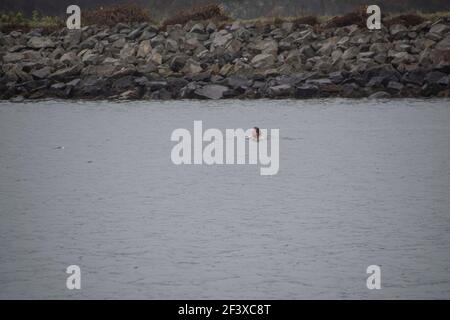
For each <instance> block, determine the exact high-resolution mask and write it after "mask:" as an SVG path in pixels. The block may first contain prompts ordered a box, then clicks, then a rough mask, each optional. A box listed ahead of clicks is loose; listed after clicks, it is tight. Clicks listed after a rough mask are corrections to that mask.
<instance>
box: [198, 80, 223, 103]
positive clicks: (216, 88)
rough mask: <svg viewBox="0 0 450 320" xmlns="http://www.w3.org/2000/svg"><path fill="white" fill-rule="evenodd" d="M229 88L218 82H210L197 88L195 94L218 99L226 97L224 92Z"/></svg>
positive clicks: (200, 96)
mask: <svg viewBox="0 0 450 320" xmlns="http://www.w3.org/2000/svg"><path fill="white" fill-rule="evenodd" d="M228 90H229V89H228V87H226V86H222V85H218V84H209V85H206V86H203V87H201V88H198V89H197V90H195V94H196V95H197V96H198V97H199V98H204V99H212V100H217V99H221V98H223V97H224V93H225V92H227V91H228Z"/></svg>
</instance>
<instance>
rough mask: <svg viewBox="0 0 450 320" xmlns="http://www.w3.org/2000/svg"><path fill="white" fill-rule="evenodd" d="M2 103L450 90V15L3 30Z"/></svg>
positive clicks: (412, 94) (421, 94)
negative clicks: (399, 20)
mask: <svg viewBox="0 0 450 320" xmlns="http://www.w3.org/2000/svg"><path fill="white" fill-rule="evenodd" d="M0 43H1V44H2V48H1V49H0V50H1V51H0V57H1V68H0V101H6V100H13V101H14V100H16V101H21V100H37V99H39V100H42V99H63V100H64V99H68V100H144V101H146V100H180V99H185V100H187V99H212V100H219V99H243V100H251V99H310V98H332V97H336V98H375V99H376V98H429V97H439V98H445V97H449V96H450V20H449V19H448V18H441V19H439V20H438V21H435V22H431V21H426V22H423V23H421V24H419V25H416V26H411V27H406V26H404V25H401V24H394V25H392V26H390V27H389V28H387V27H384V26H383V27H382V29H381V30H376V31H369V30H367V28H363V27H359V26H357V25H350V26H345V27H340V28H334V29H325V30H324V29H322V30H320V29H318V28H314V27H312V26H309V25H296V24H294V23H292V22H283V23H282V24H281V25H279V26H277V25H274V24H268V25H263V24H259V23H257V22H243V21H235V22H233V23H229V24H224V25H221V26H219V27H217V26H216V25H215V24H214V23H213V22H188V23H186V24H185V25H171V26H167V28H166V29H165V30H164V29H161V28H159V27H157V26H155V25H152V24H149V23H141V24H136V25H133V26H132V25H126V24H122V23H119V24H117V25H115V26H114V27H112V28H108V27H98V26H87V27H84V28H82V29H80V30H67V29H62V30H60V31H57V32H54V33H53V34H51V35H49V36H44V35H42V33H41V32H40V31H39V30H37V29H35V30H32V31H30V32H28V33H21V32H19V31H12V32H10V33H9V34H2V33H0Z"/></svg>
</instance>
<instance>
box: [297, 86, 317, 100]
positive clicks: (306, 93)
mask: <svg viewBox="0 0 450 320" xmlns="http://www.w3.org/2000/svg"><path fill="white" fill-rule="evenodd" d="M318 92H319V88H318V87H317V86H316V85H312V84H304V85H301V86H298V87H296V88H295V97H296V98H312V97H314V96H316V94H317V93H318Z"/></svg>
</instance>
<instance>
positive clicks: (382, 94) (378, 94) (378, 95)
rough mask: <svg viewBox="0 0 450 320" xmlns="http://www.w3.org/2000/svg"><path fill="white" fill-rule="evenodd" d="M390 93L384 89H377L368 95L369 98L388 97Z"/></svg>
mask: <svg viewBox="0 0 450 320" xmlns="http://www.w3.org/2000/svg"><path fill="white" fill-rule="evenodd" d="M390 97H391V95H390V94H389V93H388V92H386V91H378V92H375V93H372V94H371V95H370V96H369V99H389V98H390Z"/></svg>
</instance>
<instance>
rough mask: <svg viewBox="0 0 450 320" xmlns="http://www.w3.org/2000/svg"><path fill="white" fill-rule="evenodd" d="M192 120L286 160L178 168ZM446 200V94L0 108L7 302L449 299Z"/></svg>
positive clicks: (449, 127)
mask: <svg viewBox="0 0 450 320" xmlns="http://www.w3.org/2000/svg"><path fill="white" fill-rule="evenodd" d="M194 120H202V121H203V123H204V126H205V127H207V128H219V129H221V130H224V129H226V128H251V127H253V126H258V127H260V128H279V129H280V137H281V138H280V171H279V173H278V174H277V175H275V176H260V175H259V170H256V168H255V166H251V165H221V166H200V165H197V166H194V165H192V166H175V165H173V164H172V161H171V159H170V151H171V149H172V147H173V145H174V143H173V142H171V141H170V135H171V133H172V131H173V130H174V129H176V128H192V126H193V122H194ZM449 209H450V109H449V107H448V100H423V101H420V100H395V101H385V102H376V101H368V100H367V101H352V100H338V99H332V100H320V101H319V100H308V101H264V100H263V101H219V102H208V101H205V102H201V101H178V102H126V103H108V102H59V101H56V102H37V103H36V102H34V103H25V104H11V103H0V221H1V223H0V298H3V299H4V298H44V299H46V298H150V299H154V298H161V299H164V298H168V299H173V298H177V299H190V298H224V299H226V298H231V299H241V298H253V299H259V298H261V299H264V298H269V299H270V298H288V299H302V298H319V299H322V298H339V299H340V298H375V299H377V298H450V276H449V274H450V273H449V271H450V270H449V269H450V256H449V255H450V254H449V252H450V219H449V214H450V210H449ZM72 264H76V265H79V266H80V268H81V272H82V289H81V290H80V291H69V290H67V289H66V287H65V282H66V276H67V274H66V273H65V270H66V268H67V266H69V265H72ZM372 264H376V265H379V266H381V272H382V289H381V290H372V291H370V290H368V289H367V288H366V278H367V276H368V275H366V273H365V272H366V268H367V266H369V265H372Z"/></svg>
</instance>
